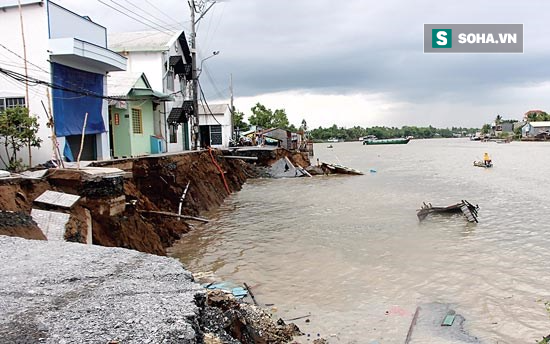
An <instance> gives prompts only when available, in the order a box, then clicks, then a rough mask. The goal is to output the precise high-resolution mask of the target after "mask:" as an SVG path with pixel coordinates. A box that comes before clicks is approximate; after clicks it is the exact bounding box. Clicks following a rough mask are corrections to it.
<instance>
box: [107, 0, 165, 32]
mask: <svg viewBox="0 0 550 344" xmlns="http://www.w3.org/2000/svg"><path fill="white" fill-rule="evenodd" d="M110 1H111V2H112V3H113V4H115V5H116V6H118V7H121V8H122V9H124V10H126V11H128V12H130V13H132V14H135V15H136V16H137V17H138V18H141V19H143V20H146V21H148V22H149V23H151V24H152V25H156V26H158V27H160V28H162V29H164V30H166V31H171V30H172V29H170V28H167V27H166V26H164V25H161V24H159V23H157V22H155V21H153V20H151V19H149V18H145V17H144V16H143V15H141V14H139V13H136V12H135V11H132V10H131V9H129V8H128V7H126V6H123V5H121V4H120V3H118V2H116V1H115V0H110ZM134 6H135V5H134ZM140 10H141V8H140ZM142 11H143V10H142Z"/></svg>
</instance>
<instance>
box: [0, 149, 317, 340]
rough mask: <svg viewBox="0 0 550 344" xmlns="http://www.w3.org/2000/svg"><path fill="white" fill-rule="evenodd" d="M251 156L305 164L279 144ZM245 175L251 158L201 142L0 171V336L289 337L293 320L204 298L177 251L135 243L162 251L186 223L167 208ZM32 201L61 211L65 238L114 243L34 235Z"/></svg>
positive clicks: (207, 200)
mask: <svg viewBox="0 0 550 344" xmlns="http://www.w3.org/2000/svg"><path fill="white" fill-rule="evenodd" d="M259 155H260V156H258V159H257V161H256V164H257V165H269V164H270V163H272V162H274V161H277V160H278V159H280V158H281V157H283V156H284V157H287V158H288V159H290V160H292V161H295V162H296V163H300V164H304V161H305V162H307V163H308V164H309V160H307V155H305V154H303V153H291V152H288V151H286V150H281V149H275V150H272V151H270V152H267V153H266V152H261V153H260V154H259ZM98 167H99V168H98ZM255 175H256V169H255V166H251V165H250V164H247V163H245V162H243V161H242V160H239V159H226V158H224V154H223V152H221V151H200V152H187V153H182V154H169V155H158V156H149V157H143V158H136V159H125V160H116V161H106V162H100V163H95V164H93V165H90V166H88V167H86V168H82V169H47V170H42V171H35V173H34V174H32V175H31V176H29V175H25V176H17V175H16V176H12V177H11V178H6V179H2V180H0V208H1V209H2V211H1V212H0V245H1V246H2V249H1V250H0V264H2V266H4V267H6V268H4V269H0V275H2V276H4V277H2V280H3V281H5V283H4V284H0V295H2V297H0V311H1V313H3V314H7V316H6V317H4V318H3V320H2V322H1V323H0V336H1V337H3V338H10V339H13V340H14V341H15V342H18V341H23V342H25V341H26V342H35V341H39V340H41V341H43V342H46V343H54V342H55V343H59V342H85V341H87V340H88V341H90V340H93V341H96V340H100V341H104V342H110V343H119V342H121V341H122V342H129V343H132V342H135V343H142V342H151V343H156V342H167V343H170V342H178V343H201V342H207V340H209V342H210V343H219V342H222V341H220V340H221V339H220V338H222V339H223V338H226V340H224V341H223V342H228V343H232V342H234V343H238V342H242V343H253V342H270V343H284V342H288V341H289V340H290V339H291V338H292V335H295V334H297V333H298V332H297V331H298V330H297V329H296V328H294V327H293V326H291V325H286V324H284V323H280V324H275V323H274V322H273V321H272V319H271V318H270V316H269V315H268V314H267V313H265V312H263V311H262V310H261V309H257V308H255V307H254V306H250V305H245V304H243V305H242V306H241V305H240V304H239V303H233V302H225V301H224V302H222V306H220V305H218V307H214V308H212V307H211V305H209V304H208V298H207V297H205V296H204V295H205V291H204V289H203V288H201V287H200V286H199V285H198V284H196V283H194V282H193V278H192V276H191V274H190V273H189V272H187V271H185V270H183V269H182V266H181V264H180V263H179V262H177V261H175V260H174V259H172V258H161V257H155V256H152V255H144V254H141V253H138V252H135V251H141V252H144V253H150V254H153V255H157V256H163V255H166V248H167V247H169V246H170V245H171V244H172V243H173V242H174V241H175V240H177V239H178V238H179V237H180V236H181V235H182V234H183V233H186V232H187V231H189V230H190V229H191V228H192V227H191V226H192V225H191V224H189V222H186V221H180V220H179V215H178V214H180V213H181V215H182V216H184V217H185V219H191V218H196V217H198V216H200V214H201V213H202V212H204V211H206V210H212V209H214V208H216V207H218V206H219V205H221V203H222V202H223V200H224V199H225V198H226V197H227V196H228V195H229V194H230V193H232V192H235V191H238V190H240V188H241V187H242V185H243V184H244V183H245V182H246V179H247V178H248V177H250V176H255ZM45 191H56V192H61V193H66V194H71V195H77V196H78V197H79V199H78V201H76V203H74V205H72V206H70V207H69V208H63V209H61V208H59V207H57V206H55V205H53V204H42V203H37V202H35V200H36V199H37V198H38V197H39V196H40V195H42V194H43V193H44V192H45ZM37 207H38V208H41V209H44V210H55V211H57V212H60V213H63V214H67V215H68V217H69V220H68V222H67V224H66V226H65V228H64V230H65V234H64V239H65V241H72V242H77V243H93V244H94V245H100V246H107V247H117V248H100V247H96V246H90V245H89V246H82V245H75V244H71V243H64V242H40V241H38V240H40V239H42V240H43V239H45V235H44V232H43V231H44V229H43V228H42V229H41V228H39V227H38V226H37V224H36V223H35V222H34V221H33V219H32V218H31V216H30V215H29V214H30V213H31V209H34V208H37ZM1 235H7V236H16V237H22V238H26V239H38V240H30V241H28V240H27V241H26V240H21V239H10V238H7V237H2V236H1ZM118 248H127V249H131V250H120V249H118ZM132 250H135V251H132ZM35 271H36V273H35ZM227 304H231V307H225V306H223V305H227ZM151 319H153V320H151ZM255 321H256V322H257V323H256V325H254V324H255V323H254V322H255ZM268 329H271V332H270V331H268ZM148 332H151V334H147V333H148ZM231 338H233V339H231ZM235 338H237V339H235Z"/></svg>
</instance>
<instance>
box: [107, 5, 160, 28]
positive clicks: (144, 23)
mask: <svg viewBox="0 0 550 344" xmlns="http://www.w3.org/2000/svg"><path fill="white" fill-rule="evenodd" d="M97 1H98V2H99V3H101V4H103V5H105V6H107V7H109V8H111V9H113V10H115V11H117V12H119V13H121V14H123V15H125V16H126V17H128V18H130V19H133V20H135V21H137V22H138V23H141V24H143V25H146V26H148V27H150V28H152V29H153V30H157V31H160V32H164V31H162V30H160V29H159V28H157V27H154V26H151V25H149V24H147V23H146V22H143V21H141V20H139V19H137V18H134V17H132V16H131V15H129V14H127V13H126V12H124V11H121V10H119V9H118V8H116V7H113V6H111V5H109V4H107V3H105V2H103V1H101V0H97Z"/></svg>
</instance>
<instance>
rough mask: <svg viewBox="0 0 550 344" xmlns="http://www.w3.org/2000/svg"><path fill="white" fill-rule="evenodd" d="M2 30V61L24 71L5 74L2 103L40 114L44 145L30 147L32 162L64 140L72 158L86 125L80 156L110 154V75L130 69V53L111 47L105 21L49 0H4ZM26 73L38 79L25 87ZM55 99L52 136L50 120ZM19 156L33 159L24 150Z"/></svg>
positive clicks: (42, 159)
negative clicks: (16, 77) (108, 79)
mask: <svg viewBox="0 0 550 344" xmlns="http://www.w3.org/2000/svg"><path fill="white" fill-rule="evenodd" d="M21 21H22V22H23V28H24V30H23V34H24V39H25V51H24V47H23V35H22V33H21V29H20V28H21ZM0 31H1V32H3V34H2V35H0V53H1V54H0V55H1V56H2V57H3V58H2V59H3V60H8V61H10V62H9V64H4V63H3V64H2V68H3V69H5V70H6V71H10V72H15V73H19V77H20V78H19V80H16V79H15V78H10V77H8V76H6V75H5V74H4V77H2V78H0V111H1V110H2V109H1V108H6V107H13V106H17V105H19V106H26V107H27V108H28V109H29V112H30V114H31V116H36V117H37V118H38V123H39V125H40V128H39V131H38V136H40V137H41V138H43V142H42V147H41V148H37V149H33V150H32V162H31V163H32V165H36V164H38V163H44V162H46V161H48V160H50V159H52V157H53V148H54V146H59V148H60V151H61V154H62V155H64V157H65V158H66V159H67V160H69V161H70V160H74V159H75V158H76V157H77V155H78V154H79V152H80V146H81V139H82V133H84V143H83V148H82V153H81V159H82V160H103V159H109V158H110V148H109V133H108V125H107V123H108V108H107V101H106V100H105V96H106V86H107V83H106V75H107V73H109V72H113V71H123V70H125V69H126V58H124V57H123V56H121V55H119V54H117V53H115V52H114V51H111V50H109V49H107V29H106V28H105V27H103V26H101V25H100V24H98V23H96V22H95V21H94V20H93V19H91V18H89V17H86V16H82V15H79V14H76V13H74V12H72V11H71V10H69V9H67V8H65V7H62V6H60V5H58V4H56V3H54V2H52V1H48V0H41V1H29V0H22V1H21V12H20V11H19V7H18V1H10V0H3V1H1V2H0ZM25 55H26V63H27V67H28V73H27V76H25V71H24V66H25V59H24V56H25ZM12 75H13V73H12ZM27 78H30V79H31V80H34V81H36V82H33V84H34V83H37V85H33V86H32V87H29V88H28V95H27V90H26V87H25V82H24V81H22V80H23V79H27ZM31 82H32V81H31ZM48 95H49V96H48ZM50 100H51V107H52V109H53V111H52V112H53V118H54V123H55V124H54V128H53V130H54V131H55V134H56V135H57V142H55V143H54V141H53V140H52V139H50V137H52V129H50V128H49V127H48V125H47V124H48V122H49V120H48V116H47V115H46V111H49V110H48V109H49V107H50V106H49V105H50V104H49V103H50ZM44 108H45V109H46V110H45V109H44ZM86 114H87V119H86V125H85V126H84V119H85V117H86ZM21 157H22V158H23V163H25V164H29V159H28V156H27V155H26V154H21Z"/></svg>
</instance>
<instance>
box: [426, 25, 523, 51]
mask: <svg viewBox="0 0 550 344" xmlns="http://www.w3.org/2000/svg"><path fill="white" fill-rule="evenodd" d="M424 52H425V53H523V24H424Z"/></svg>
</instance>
